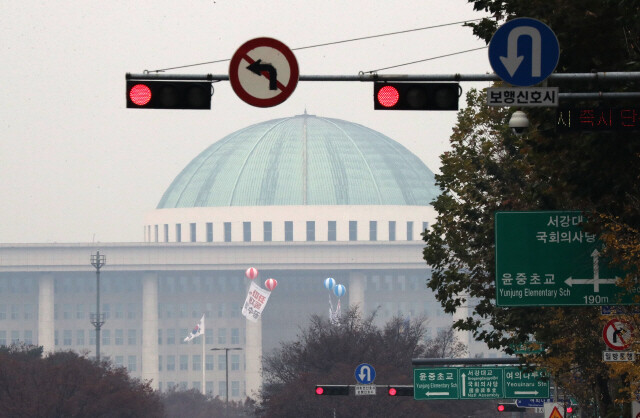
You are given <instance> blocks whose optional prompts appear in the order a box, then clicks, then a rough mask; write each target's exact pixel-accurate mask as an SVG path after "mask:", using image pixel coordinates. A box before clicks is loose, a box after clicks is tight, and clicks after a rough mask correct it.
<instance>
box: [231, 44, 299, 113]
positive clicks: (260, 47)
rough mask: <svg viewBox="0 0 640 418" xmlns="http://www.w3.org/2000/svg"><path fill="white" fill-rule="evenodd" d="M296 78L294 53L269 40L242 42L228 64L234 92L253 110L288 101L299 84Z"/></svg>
mask: <svg viewBox="0 0 640 418" xmlns="http://www.w3.org/2000/svg"><path fill="white" fill-rule="evenodd" d="M299 75H300V71H299V69H298V61H296V57H295V55H293V52H292V51H291V50H290V49H289V48H288V47H287V46H286V45H285V44H283V43H282V42H280V41H278V40H276V39H272V38H256V39H252V40H250V41H248V42H245V43H244V44H243V45H242V46H240V48H238V50H237V51H236V52H235V54H233V57H232V58H231V63H230V64H229V81H230V82H231V87H232V88H233V91H234V92H235V93H236V94H237V95H238V97H240V99H242V100H243V101H245V102H246V103H249V104H250V105H252V106H256V107H271V106H276V105H279V104H280V103H282V102H284V101H285V100H287V98H288V97H289V96H291V93H293V91H294V90H295V88H296V86H297V84H298V77H299Z"/></svg>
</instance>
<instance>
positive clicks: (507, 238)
mask: <svg viewBox="0 0 640 418" xmlns="http://www.w3.org/2000/svg"><path fill="white" fill-rule="evenodd" d="M495 217H496V218H495V234H496V304H497V305H498V306H570V305H571V306H591V305H611V304H618V305H626V304H632V303H633V296H634V294H637V293H638V292H640V289H633V290H632V292H628V291H627V290H626V289H624V288H622V287H618V286H616V282H617V280H618V278H620V277H623V276H624V273H623V272H621V271H617V270H613V269H611V268H609V266H608V262H607V260H603V259H602V257H601V254H600V249H601V248H602V243H601V242H600V241H598V240H597V238H596V236H595V235H593V234H591V233H589V232H586V231H584V230H583V229H582V227H581V224H582V222H583V221H585V219H583V216H582V213H581V212H578V211H539V212H496V214H495Z"/></svg>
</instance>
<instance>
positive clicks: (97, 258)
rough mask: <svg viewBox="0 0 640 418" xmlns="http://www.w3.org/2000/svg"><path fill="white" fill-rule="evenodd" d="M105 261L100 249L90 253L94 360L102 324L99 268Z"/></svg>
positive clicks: (98, 346) (97, 354) (98, 345)
mask: <svg viewBox="0 0 640 418" xmlns="http://www.w3.org/2000/svg"><path fill="white" fill-rule="evenodd" d="M106 262H107V257H106V256H105V255H100V251H97V252H96V253H95V254H91V265H92V266H93V267H95V268H96V313H95V314H91V318H90V319H91V324H92V325H93V326H94V327H96V360H97V361H98V362H100V327H102V325H104V320H105V318H104V314H101V313H100V268H101V267H102V266H104V265H105V263H106Z"/></svg>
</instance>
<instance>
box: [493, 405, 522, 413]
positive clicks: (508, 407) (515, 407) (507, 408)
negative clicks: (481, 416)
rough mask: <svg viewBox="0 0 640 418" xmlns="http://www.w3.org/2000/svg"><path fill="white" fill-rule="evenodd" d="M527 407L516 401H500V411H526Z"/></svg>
mask: <svg viewBox="0 0 640 418" xmlns="http://www.w3.org/2000/svg"><path fill="white" fill-rule="evenodd" d="M526 410H527V408H520V407H519V406H518V405H516V404H514V403H499V404H498V412H526Z"/></svg>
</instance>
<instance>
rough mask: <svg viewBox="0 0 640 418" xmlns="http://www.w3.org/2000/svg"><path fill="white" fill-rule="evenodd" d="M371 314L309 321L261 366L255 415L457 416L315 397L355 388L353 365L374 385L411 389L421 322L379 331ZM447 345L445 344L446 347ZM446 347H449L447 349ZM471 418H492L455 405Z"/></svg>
mask: <svg viewBox="0 0 640 418" xmlns="http://www.w3.org/2000/svg"><path fill="white" fill-rule="evenodd" d="M374 318H375V313H374V314H372V315H370V316H368V317H365V318H363V317H362V316H361V314H360V313H359V312H358V311H357V310H349V311H348V312H346V313H345V314H344V316H343V317H342V318H341V320H340V325H332V324H331V322H330V321H329V319H328V318H321V317H319V316H313V317H312V318H311V321H310V325H309V327H308V328H307V329H304V330H302V331H301V333H300V335H299V336H298V338H297V339H296V340H295V341H291V342H285V343H282V344H281V345H280V348H278V349H277V350H276V351H275V352H274V353H272V354H271V355H267V356H265V358H264V360H263V375H264V379H265V384H264V388H263V390H262V393H261V397H262V404H261V406H260V408H259V414H260V415H261V416H265V417H282V416H304V417H326V416H332V415H333V414H334V413H335V416H338V417H344V416H354V415H357V416H370V417H390V416H393V417H405V416H407V417H414V416H430V417H446V416H456V417H457V416H460V404H459V403H458V402H447V401H442V402H439V401H428V402H426V401H425V402H419V401H414V400H413V399H412V398H410V397H390V396H388V395H387V394H386V392H383V393H380V392H381V390H380V388H379V389H378V393H377V395H376V396H353V395H351V396H317V395H315V393H314V389H315V385H318V384H342V385H345V384H348V385H353V384H355V383H356V381H355V378H354V371H355V368H356V366H357V365H358V364H361V363H369V364H371V365H373V366H374V367H375V370H376V378H375V383H376V384H378V385H384V384H402V385H413V369H412V365H411V359H412V358H417V357H423V356H424V354H425V351H424V349H425V345H424V344H423V341H424V332H425V329H424V322H425V319H412V320H408V319H405V318H398V317H396V318H393V319H391V320H390V321H389V322H388V323H387V324H385V325H384V327H382V328H381V329H380V328H378V327H376V326H375V325H374V323H373V321H374ZM446 343H447V344H449V342H446ZM449 346H450V344H449ZM460 402H462V403H464V408H466V409H467V410H469V411H480V412H478V415H477V416H482V415H481V413H482V410H484V411H485V413H486V415H485V416H494V411H495V409H494V404H493V403H491V402H474V401H460Z"/></svg>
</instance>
